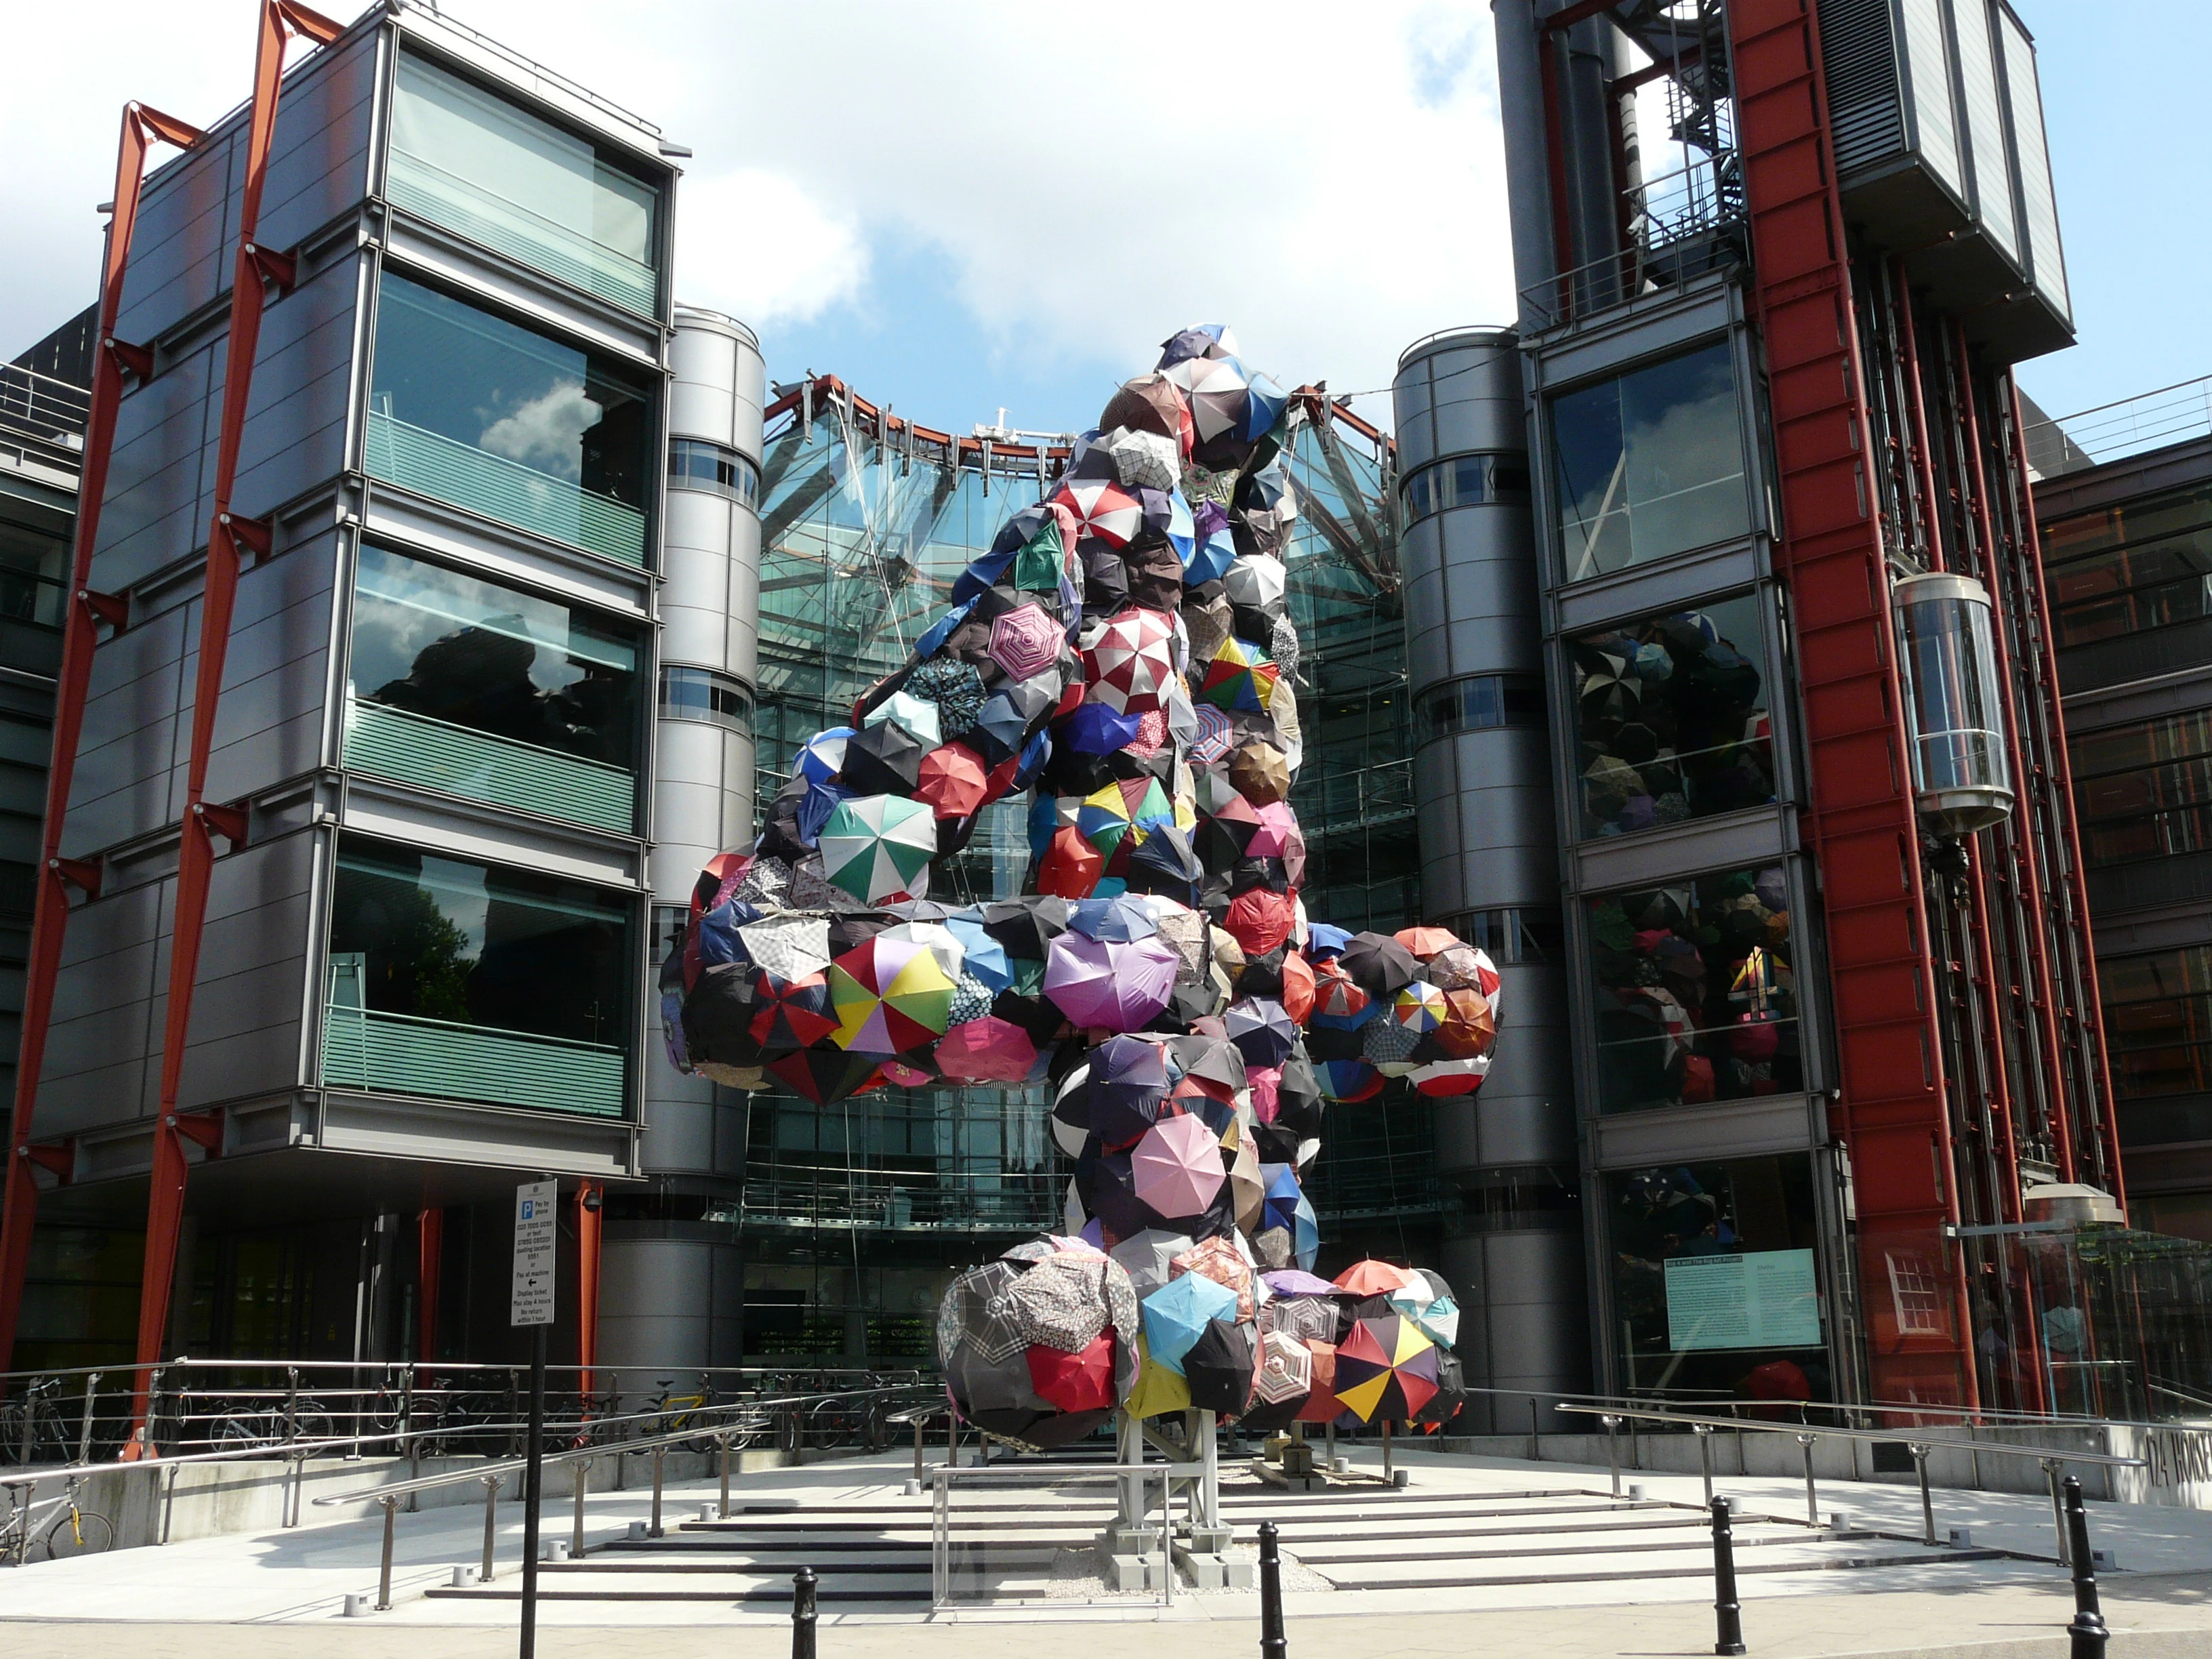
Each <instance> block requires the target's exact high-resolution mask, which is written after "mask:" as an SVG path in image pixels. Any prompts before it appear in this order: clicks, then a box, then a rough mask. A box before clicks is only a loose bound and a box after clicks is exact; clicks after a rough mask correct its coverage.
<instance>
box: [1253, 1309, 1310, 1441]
mask: <svg viewBox="0 0 2212 1659" xmlns="http://www.w3.org/2000/svg"><path fill="white" fill-rule="evenodd" d="M1313 1376H1314V1364H1313V1350H1311V1349H1310V1348H1309V1347H1307V1346H1306V1345H1305V1344H1304V1343H1303V1342H1301V1341H1299V1340H1298V1339H1297V1337H1295V1336H1292V1335H1291V1334H1288V1333H1287V1332H1284V1331H1268V1332H1267V1333H1266V1334H1263V1335H1262V1336H1261V1338H1260V1354H1259V1364H1258V1365H1257V1366H1256V1367H1255V1369H1254V1371H1253V1376H1252V1403H1251V1405H1250V1406H1249V1407H1247V1408H1246V1410H1245V1412H1244V1413H1243V1425H1244V1430H1245V1432H1247V1433H1253V1432H1261V1431H1269V1430H1274V1429H1284V1428H1288V1427H1289V1426H1290V1425H1291V1424H1292V1423H1294V1422H1296V1421H1297V1416H1298V1412H1299V1410H1300V1408H1302V1407H1304V1404H1305V1402H1306V1397H1307V1396H1308V1395H1310V1394H1311V1393H1312V1392H1313Z"/></svg>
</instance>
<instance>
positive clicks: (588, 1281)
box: [576, 1181, 606, 1416]
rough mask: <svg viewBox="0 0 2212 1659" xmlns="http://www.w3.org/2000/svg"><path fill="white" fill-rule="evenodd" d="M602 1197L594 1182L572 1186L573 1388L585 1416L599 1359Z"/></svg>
mask: <svg viewBox="0 0 2212 1659" xmlns="http://www.w3.org/2000/svg"><path fill="white" fill-rule="evenodd" d="M605 1196H606V1194H605V1188H603V1187H602V1186H601V1185H600V1184H599V1182H596V1181H586V1182H583V1183H582V1184H580V1186H579V1187H578V1188H576V1364H577V1365H578V1366H579V1367H580V1371H579V1374H578V1376H577V1378H576V1388H577V1391H578V1393H579V1394H580V1396H581V1397H582V1400H583V1409H584V1414H585V1415H586V1416H589V1415H590V1414H591V1409H592V1367H593V1366H594V1365H596V1364H599V1239H600V1226H601V1223H600V1219H599V1206H600V1205H601V1204H602V1203H603V1202H604V1201H605Z"/></svg>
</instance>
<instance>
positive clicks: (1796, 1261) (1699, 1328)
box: [1667, 1250, 1820, 1352]
mask: <svg viewBox="0 0 2212 1659" xmlns="http://www.w3.org/2000/svg"><path fill="white" fill-rule="evenodd" d="M1667 1344H1668V1346H1669V1347H1671V1348H1673V1349H1674V1350H1675V1351H1676V1352H1682V1351H1684V1350H1686V1349H1691V1348H1813V1347H1818V1346H1820V1291H1819V1289H1818V1287H1817V1286H1816V1285H1815V1284H1814V1276H1813V1253H1812V1251H1810V1250H1753V1251H1749V1252H1747V1253H1746V1254H1743V1255H1677V1256H1670V1257H1668V1261H1667Z"/></svg>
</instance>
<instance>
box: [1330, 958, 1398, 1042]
mask: <svg viewBox="0 0 2212 1659" xmlns="http://www.w3.org/2000/svg"><path fill="white" fill-rule="evenodd" d="M1337 962H1338V958H1336V957H1325V958H1323V959H1322V961H1320V962H1317V963H1315V964H1314V1006H1313V1022H1314V1024H1316V1025H1318V1026H1321V1027H1322V1029H1323V1030H1335V1031H1356V1030H1358V1029H1359V1028H1360V1027H1361V1026H1363V1025H1364V1024H1366V1023H1367V1022H1368V1021H1369V1020H1370V1019H1373V1018H1376V1016H1377V1015H1379V1014H1380V1013H1381V1012H1383V1005H1382V1004H1381V1003H1379V1002H1377V1001H1376V1000H1375V999H1374V998H1372V997H1370V996H1369V995H1368V994H1367V993H1366V992H1365V991H1364V990H1363V989H1362V988H1361V987H1360V985H1359V981H1357V980H1355V979H1353V978H1352V975H1349V974H1347V973H1346V972H1345V971H1344V969H1342V968H1340V967H1339V966H1338V965H1337Z"/></svg>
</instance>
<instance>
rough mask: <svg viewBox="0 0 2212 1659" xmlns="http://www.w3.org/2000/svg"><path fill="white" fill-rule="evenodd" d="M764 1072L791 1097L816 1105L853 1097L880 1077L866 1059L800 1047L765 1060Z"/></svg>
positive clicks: (862, 1055) (873, 1063) (834, 1050)
mask: <svg viewBox="0 0 2212 1659" xmlns="http://www.w3.org/2000/svg"><path fill="white" fill-rule="evenodd" d="M768 1069H769V1072H770V1073H773V1074H774V1076H775V1078H776V1079H777V1080H778V1081H779V1082H781V1083H782V1084H783V1085H785V1086H786V1087H787V1088H788V1089H790V1091H792V1092H793V1094H795V1095H798V1096H799V1097H800V1098H801V1099H805V1100H811V1101H812V1102H813V1103H815V1104H816V1105H817V1106H835V1105H836V1103H838V1102H839V1101H841V1100H844V1099H846V1098H848V1097H851V1096H853V1095H857V1094H864V1093H866V1091H868V1090H870V1089H872V1088H873V1087H874V1086H875V1085H876V1083H877V1082H878V1080H879V1079H880V1076H881V1073H879V1072H878V1070H877V1068H876V1062H875V1060H873V1059H872V1058H871V1057H870V1056H868V1055H866V1054H844V1053H842V1052H840V1051H839V1050H837V1049H836V1048H829V1049H823V1048H801V1049H799V1051H798V1052H797V1053H796V1054H782V1055H780V1056H778V1057H777V1058H775V1059H774V1060H769V1063H768Z"/></svg>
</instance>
